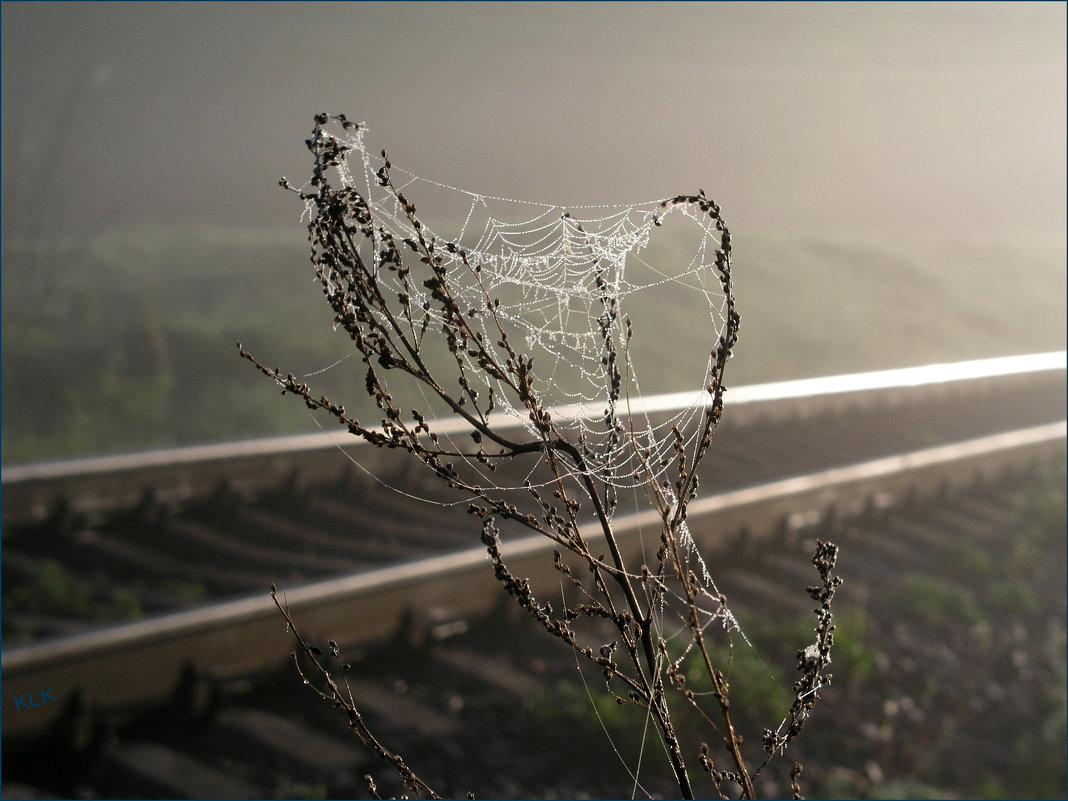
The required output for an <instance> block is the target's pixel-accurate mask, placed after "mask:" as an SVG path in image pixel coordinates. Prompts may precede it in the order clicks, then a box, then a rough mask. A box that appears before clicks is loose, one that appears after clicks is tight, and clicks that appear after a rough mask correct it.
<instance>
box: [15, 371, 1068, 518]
mask: <svg viewBox="0 0 1068 801" xmlns="http://www.w3.org/2000/svg"><path fill="white" fill-rule="evenodd" d="M1066 368H1068V352H1066V351H1051V352H1046V353H1035V354H1026V355H1021V356H1008V357H998V358H991V359H978V360H971V361H964V362H951V363H943V364H930V365H923V366H919V367H910V368H901V369H893V370H880V371H875V372H865V373H851V374H848V375H838V376H827V377H822V378H810V379H800V380H795V381H781V382H774V383H767V384H756V385H751V386H741V387H731V388H728V389H727V392H726V395H725V404H726V408H725V418H726V419H728V420H729V421H730V422H731V423H732V424H739V425H744V424H746V423H748V422H752V421H753V420H757V419H781V418H784V417H789V416H802V417H804V416H808V415H814V414H818V413H827V412H834V411H835V410H841V409H843V408H846V407H848V406H851V405H852V406H857V405H861V406H863V405H866V404H874V403H880V404H890V405H892V404H894V403H897V402H901V401H903V400H906V399H911V400H916V399H922V398H923V397H924V396H925V395H927V396H930V397H937V396H943V395H944V394H946V393H959V394H961V395H964V394H966V393H968V392H971V391H974V390H975V389H976V388H977V387H978V386H980V385H981V384H983V382H991V381H1006V380H1012V378H1013V377H1018V378H1019V379H1021V380H1026V379H1027V377H1028V376H1036V375H1039V374H1043V373H1047V374H1052V373H1057V372H1065V370H1066ZM706 401H707V393H700V394H693V393H671V394H664V395H655V396H650V397H647V398H645V399H644V400H643V401H641V402H640V403H637V402H636V403H634V405H633V406H632V408H631V411H632V412H633V413H636V414H637V413H640V414H649V415H658V414H663V413H670V412H672V411H678V410H682V409H686V408H690V407H691V406H694V405H703V404H704V403H705V402H706ZM552 413H553V415H554V416H556V417H558V418H567V417H575V416H578V415H582V414H588V413H589V410H588V409H583V408H580V407H574V406H572V407H561V408H558V409H554V410H552ZM495 422H496V423H497V424H498V425H500V426H505V427H506V426H514V427H518V426H521V425H523V422H522V421H521V420H518V419H516V418H513V417H507V416H504V415H502V416H501V417H499V418H498V419H497V420H496V421H495ZM435 430H436V431H438V432H439V433H441V434H449V433H456V432H466V431H467V424H466V423H465V422H464V421H463V420H462V419H460V418H454V419H448V420H442V421H439V422H438V424H437V426H436V429H435ZM330 450H333V451H335V452H336V453H338V454H345V458H352V459H358V460H359V462H360V463H361V464H362V465H364V466H365V467H366V468H367V470H368V471H369V472H374V471H375V470H377V469H378V467H379V460H380V458H381V456H380V452H379V453H376V452H375V451H376V450H377V449H373V448H369V447H367V446H366V443H365V442H364V441H363V440H360V439H358V438H356V437H353V436H351V435H350V434H348V433H347V432H344V431H342V430H341V429H340V428H337V429H335V430H332V431H322V432H318V433H312V434H299V435H291V436H283V437H270V438H262V439H255V440H243V441H237V442H226V443H216V444H211V445H197V446H188V447H181V448H169V449H162V450H152V451H143V452H137V453H127V454H117V455H111V456H98V457H89V458H79V459H68V460H61V461H49V462H38V463H32V464H23V465H14V466H10V467H4V468H3V469H0V488H2V491H3V506H2V511H3V517H4V522H5V523H22V522H26V521H31V520H41V519H43V518H45V517H46V516H47V515H49V514H50V513H51V512H52V511H53V509H54V507H55V503H56V500H57V498H60V497H62V498H63V500H64V503H66V504H68V506H69V508H70V509H71V510H72V511H76V512H88V513H92V512H100V511H110V510H114V509H119V508H123V507H126V506H131V505H134V504H136V503H137V501H138V500H139V499H140V497H141V496H142V494H143V493H144V491H145V488H146V487H151V488H152V490H153V492H154V494H155V496H156V497H157V498H158V499H159V500H160V501H163V502H182V501H186V500H188V499H190V498H193V497H198V496H200V495H204V494H206V493H209V492H211V491H212V490H214V489H215V488H217V487H218V486H219V484H220V482H224V481H225V482H226V483H227V485H228V486H229V487H230V488H231V489H232V490H234V491H236V492H239V493H241V492H243V493H251V492H254V491H256V490H259V489H262V488H263V487H266V486H270V485H274V484H277V483H278V482H280V481H282V480H284V479H285V478H286V476H287V475H290V474H292V473H293V472H294V471H297V470H303V469H308V468H312V469H315V467H316V465H317V464H318V460H320V459H321V458H322V455H323V453H324V451H330Z"/></svg>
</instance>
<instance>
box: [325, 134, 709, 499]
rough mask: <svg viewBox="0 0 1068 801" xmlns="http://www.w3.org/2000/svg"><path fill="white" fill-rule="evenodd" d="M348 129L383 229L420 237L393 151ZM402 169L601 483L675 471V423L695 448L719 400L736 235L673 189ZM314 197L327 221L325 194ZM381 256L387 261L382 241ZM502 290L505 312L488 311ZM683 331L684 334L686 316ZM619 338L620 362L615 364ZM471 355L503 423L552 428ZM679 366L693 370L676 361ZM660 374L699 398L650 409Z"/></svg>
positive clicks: (396, 285) (476, 294) (477, 315)
mask: <svg viewBox="0 0 1068 801" xmlns="http://www.w3.org/2000/svg"><path fill="white" fill-rule="evenodd" d="M347 127H348V128H349V130H347V131H346V132H345V133H344V134H342V135H339V136H335V135H334V134H331V133H328V132H326V131H323V130H319V131H318V132H317V134H316V135H319V136H325V137H332V138H334V139H336V140H337V141H338V142H340V143H341V144H342V145H343V146H344V148H345V152H344V155H343V157H342V161H341V162H340V164H338V165H337V172H338V174H339V177H340V179H341V182H342V184H343V185H345V186H350V187H353V188H354V189H356V191H358V192H359V193H360V194H361V195H363V196H364V197H365V199H366V200H367V202H368V206H369V208H370V209H371V212H372V215H373V216H374V220H375V224H376V226H380V227H381V228H382V230H385V231H388V232H389V234H390V235H392V236H393V237H394V239H395V240H397V241H403V240H405V239H409V238H414V237H415V236H416V234H417V231H416V229H415V228H414V227H413V224H412V221H411V219H410V217H409V216H408V215H407V214H406V212H405V210H404V208H403V207H402V205H401V203H400V202H399V201H398V198H397V196H396V194H395V192H394V191H393V190H392V189H390V188H389V187H386V186H383V185H382V184H381V182H380V181H379V180H378V171H379V169H381V166H382V164H383V162H384V158H378V157H376V156H373V155H372V154H371V153H370V152H369V150H368V148H367V146H366V133H367V129H366V127H365V126H363V125H359V126H353V125H351V123H350V124H349V125H348V126H347ZM383 156H384V154H383ZM390 176H391V180H392V181H393V184H394V186H395V187H396V189H397V190H398V191H400V192H403V193H404V195H405V196H406V197H407V198H408V199H409V200H411V201H412V202H415V203H417V204H418V206H419V215H418V216H419V219H420V220H421V222H422V223H424V224H423V225H422V226H421V233H422V235H423V237H425V238H426V239H428V240H433V241H435V242H436V243H438V245H439V247H438V249H437V253H438V254H439V255H440V257H441V258H442V259H443V260H444V263H445V265H446V270H447V275H448V280H449V287H450V290H451V292H452V293H453V296H454V297H456V298H457V301H458V303H460V305H461V308H469V309H470V311H469V317H470V319H471V324H472V325H473V326H475V327H476V328H477V329H478V330H480V332H481V333H482V335H483V336H484V337H485V339H486V341H487V342H493V341H496V340H498V339H500V338H501V333H502V331H503V333H504V334H506V336H507V337H508V339H509V341H510V342H512V343H513V344H514V345H515V347H516V348H517V350H522V351H523V353H524V354H525V355H526V356H527V357H532V358H533V361H534V370H533V379H534V383H533V389H534V391H535V393H536V394H537V396H538V397H539V398H540V399H541V400H542V402H543V405H545V406H547V407H549V409H550V411H551V414H552V418H553V421H554V424H555V425H556V426H557V428H558V429H560V430H562V431H564V432H566V433H568V434H569V435H570V436H571V437H574V438H575V439H576V440H578V441H581V442H582V443H583V445H584V446H585V450H586V451H587V452H588V453H591V454H594V455H595V460H594V464H593V465H591V467H590V471H591V472H592V473H593V474H595V476H596V477H597V478H598V479H599V480H600V481H602V482H603V483H604V484H605V485H606V486H610V487H612V488H613V489H614V490H623V489H636V488H640V487H643V486H647V485H648V481H649V479H650V476H652V478H655V479H660V478H661V477H662V476H663V474H664V473H665V472H666V471H667V470H668V468H669V466H670V465H671V464H672V456H673V444H672V443H673V428H675V427H677V428H678V430H679V431H681V432H684V433H685V434H686V436H687V447H688V448H690V449H693V448H694V447H695V438H696V437H697V431H698V428H699V427H698V426H697V425H694V424H693V423H694V421H695V420H696V419H697V417H698V416H699V415H700V414H701V413H702V412H703V411H704V409H705V408H706V406H707V403H708V400H709V394H708V387H709V385H710V384H711V383H712V382H713V374H712V370H713V366H714V362H713V359H712V357H711V353H712V351H713V349H714V347H715V345H716V343H717V341H718V339H719V337H720V334H721V333H722V332H723V330H724V327H725V326H726V315H727V310H726V300H727V299H726V296H725V293H724V290H723V287H722V283H721V280H720V277H719V274H718V273H717V271H716V266H715V265H716V253H717V250H718V249H719V248H720V246H721V236H722V234H721V232H720V231H718V230H717V229H716V225H715V220H714V219H713V218H711V217H710V216H708V215H707V214H705V213H702V212H699V211H698V210H697V208H695V207H694V206H692V205H690V204H678V205H672V204H670V203H669V202H667V201H665V200H663V199H661V200H654V201H648V202H643V203H634V204H612V205H576V206H566V205H561V204H552V203H537V202H529V201H521V200H515V199H511V198H504V197H499V196H493V195H488V194H482V193H478V192H472V191H468V190H465V189H460V188H458V187H455V186H451V185H448V184H444V183H441V182H438V181H434V180H431V179H428V178H423V177H420V176H418V175H415V174H413V173H411V172H408V171H406V170H404V169H402V168H401V167H398V166H396V165H392V164H391V167H390ZM306 202H307V213H308V214H309V215H314V214H315V213H316V212H315V207H314V203H313V201H311V200H308V201H306ZM427 222H429V223H430V225H426V224H425V223H427ZM446 244H451V245H454V246H455V247H456V248H457V250H452V249H450V248H446V247H442V245H446ZM457 251H459V252H457ZM368 255H369V257H370V258H371V259H372V261H373V263H374V264H375V266H376V267H377V266H378V264H379V262H380V255H379V253H378V250H377V247H376V248H375V249H374V252H372V253H369V254H368ZM464 257H466V259H467V263H466V264H465V263H464V262H463V258H464ZM470 265H474V266H475V271H472V269H471V266H470ZM379 277H380V279H381V280H383V282H384V283H385V284H386V285H387V286H388V288H390V289H393V290H395V291H396V293H397V294H398V295H401V294H406V295H409V296H410V297H409V301H410V308H411V309H412V311H413V319H414V322H415V324H416V325H419V324H421V323H423V322H424V320H425V318H429V320H426V322H427V325H428V327H429V328H430V329H432V330H437V331H440V330H442V328H443V327H445V326H447V324H446V322H445V321H444V320H443V319H442V318H441V317H440V315H439V314H437V313H436V312H435V309H434V304H433V303H431V302H430V301H431V293H430V291H429V290H425V289H423V288H422V285H421V282H410V283H409V284H408V285H407V286H403V285H402V283H401V281H400V280H399V279H397V278H395V277H392V276H391V275H389V274H387V271H385V270H383V271H382V272H381V273H380V274H379ZM390 282H392V283H390ZM487 297H490V298H492V299H493V303H494V305H495V310H494V311H495V314H493V315H490V314H487V313H485V304H486V298H487ZM679 314H683V315H685V319H686V321H687V322H686V325H685V329H686V335H685V336H684V337H681V338H679V339H676V340H675V341H671V342H665V341H662V339H659V338H658V335H659V332H660V331H662V330H663V329H664V328H665V322H666V321H665V319H664V316H665V315H670V316H671V317H673V318H674V317H675V316H676V315H679ZM498 326H500V329H498ZM670 327H671V328H673V329H674V330H676V331H677V330H678V329H679V325H678V323H677V321H676V320H672V321H671V325H670ZM680 339H681V341H680ZM612 348H614V349H615V351H616V352H617V354H618V357H619V358H618V359H611V358H610V349H612ZM665 355H666V357H665ZM465 358H466V359H467V364H466V368H465V373H466V378H467V379H468V380H469V381H470V382H471V383H472V384H475V383H481V385H482V387H481V388H482V390H484V391H485V392H490V391H491V390H492V392H493V397H494V399H495V408H496V410H497V416H498V417H497V423H498V424H500V422H501V420H500V418H501V417H503V418H507V419H506V420H505V421H504V422H506V423H508V422H511V423H512V424H515V425H519V426H523V427H525V428H527V429H528V430H529V431H530V432H531V434H536V430H535V427H534V424H533V422H532V421H531V419H530V416H529V411H528V410H527V409H525V408H523V407H522V406H518V405H515V403H514V402H513V399H512V397H511V396H510V395H509V393H508V392H507V391H505V389H504V387H502V386H501V385H500V382H499V381H498V380H496V379H494V378H492V377H491V376H489V375H487V374H486V372H485V371H484V370H483V369H481V368H480V367H479V365H478V364H477V363H476V362H475V360H474V359H473V358H471V356H469V355H468V356H465ZM665 361H666V362H667V363H668V364H669V367H670V366H671V365H675V366H676V367H677V369H674V370H665V368H664V364H663V363H664V362H665ZM647 370H648V374H649V375H650V376H651V379H650V380H651V381H652V383H653V384H654V386H653V387H651V389H652V390H653V391H656V392H664V391H665V390H667V389H671V390H673V391H679V390H682V391H684V392H687V391H689V390H692V402H691V403H690V404H689V405H688V406H687V407H685V408H681V409H675V410H673V411H672V412H670V413H667V414H663V413H661V414H658V415H653V414H650V413H648V412H647V411H646V409H645V407H644V404H643V402H642V384H641V375H640V374H642V375H644V374H645V373H646V371H647ZM614 372H617V374H618V379H617V380H616V381H615V383H614V382H613V373H614ZM669 494H670V493H669ZM672 502H673V501H672Z"/></svg>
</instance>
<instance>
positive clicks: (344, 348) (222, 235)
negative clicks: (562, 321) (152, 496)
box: [0, 223, 1066, 464]
mask: <svg viewBox="0 0 1068 801" xmlns="http://www.w3.org/2000/svg"><path fill="white" fill-rule="evenodd" d="M736 239H737V241H736V251H735V275H736V284H737V294H738V297H739V304H740V309H741V312H742V329H741V339H740V342H739V345H738V347H737V349H736V357H735V359H734V361H733V362H732V364H731V366H730V369H729V371H728V379H729V382H730V384H731V385H734V386H737V385H738V384H748V383H756V382H761V381H774V380H786V379H790V378H799V377H811V376H817V375H829V374H834V373H840V372H851V371H862V370H873V369H884V368H892V367H902V366H908V365H913V364H921V363H929V362H935V361H947V360H956V359H968V358H982V357H988V356H1000V355H1011V354H1014V353H1024V352H1031V351H1040V350H1054V349H1060V348H1063V347H1064V343H1065V316H1066V315H1065V274H1064V270H1063V264H1064V260H1065V243H1064V240H1063V237H1060V238H1058V237H1046V238H1041V237H1030V238H1023V237H1020V238H1017V239H1011V238H1008V237H1005V238H1002V239H993V238H990V239H989V241H985V242H984V241H982V240H981V241H972V242H963V243H961V242H957V243H952V242H916V243H913V244H912V245H911V246H906V245H905V244H902V243H889V244H887V243H880V242H877V241H867V240H864V241H862V240H849V239H844V238H841V237H839V238H833V237H817V236H811V235H806V236H796V237H794V236H778V237H776V236H757V235H751V236H745V237H743V236H741V235H739V236H738V237H737V238H736ZM654 244H655V240H654ZM662 252H666V251H662ZM662 252H660V253H658V251H657V250H656V249H654V248H651V249H650V250H648V251H647V252H646V253H645V254H643V255H644V257H645V258H646V260H647V261H650V262H654V263H655V261H656V259H658V258H661V254H662ZM3 258H4V269H3V272H2V276H0V279H2V297H3V332H2V343H3V354H2V355H3V360H2V364H3V378H2V381H3V386H2V389H3V397H4V403H3V408H2V423H3V426H2V429H3V439H2V458H3V462H4V464H13V463H19V462H27V461H34V460H40V459H49V458H62V457H70V456H77V455H83V454H91V453H102V452H115V451H127V450H139V449H145V448H152V447H167V446H174V445H182V444H192V443H199V442H208V441H224V440H231V439H240V438H246V437H258V436H270V435H277V434H284V433H293V432H297V431H310V430H315V423H314V422H313V421H312V420H311V419H310V418H309V417H308V415H306V414H304V413H302V412H301V411H300V407H297V406H295V405H294V404H293V403H292V402H287V401H286V400H283V399H281V398H279V397H278V394H277V393H276V392H273V391H272V390H271V387H270V386H269V385H268V384H267V383H266V382H265V381H264V380H263V378H262V377H261V376H258V375H256V374H255V372H254V371H253V370H252V369H251V368H250V367H249V366H248V365H247V364H244V363H242V362H241V361H240V360H239V359H238V358H237V354H236V350H235V348H234V345H233V343H234V341H235V340H237V339H240V340H241V341H242V342H243V343H244V344H245V345H246V346H247V347H249V348H250V349H252V350H253V351H254V352H255V353H257V354H260V355H262V356H263V357H264V358H266V359H268V360H269V361H270V362H271V363H272V364H277V365H278V366H279V367H281V368H282V369H283V371H286V370H291V371H292V372H294V373H295V374H300V375H306V374H314V375H313V377H312V378H310V379H309V381H311V382H312V385H313V389H314V390H315V391H316V393H317V394H322V393H325V394H327V395H330V396H331V397H333V398H335V399H338V400H341V401H342V402H345V403H346V404H349V405H353V407H354V408H358V404H359V403H360V402H361V401H362V396H363V392H362V389H361V388H360V384H361V382H362V378H363V375H362V371H360V370H359V367H360V365H359V362H358V361H357V360H355V359H349V360H347V361H343V362H342V363H341V364H340V365H339V366H337V367H335V368H332V369H330V370H327V371H326V372H325V373H322V374H318V371H320V370H322V369H323V368H325V367H327V366H328V365H331V364H333V363H334V362H335V361H337V360H339V359H343V358H344V357H346V356H347V355H349V354H350V353H351V348H350V347H349V346H348V343H347V342H346V341H345V340H344V339H343V337H341V336H339V335H336V334H335V333H334V332H333V331H332V330H331V326H330V315H329V313H328V310H327V308H326V306H325V304H324V303H323V302H322V297H321V294H320V291H319V289H318V287H317V285H316V284H315V283H314V282H313V280H312V272H311V268H310V266H309V264H308V261H307V255H306V246H305V243H304V239H303V231H302V229H301V227H300V226H299V225H298V224H296V223H295V224H294V226H293V229H292V230H289V231H284V232H271V233H255V232H248V231H244V232H242V231H225V232H224V231H217V230H211V229H200V228H190V229H180V230H165V229H156V230H146V231H140V232H134V233H109V234H102V235H99V236H97V237H95V238H92V239H89V240H85V241H61V242H54V243H50V244H48V245H41V246H39V247H31V246H29V245H27V244H26V243H19V242H9V243H6V244H5V245H4V250H3ZM1007 276H1010V277H1011V280H1010V279H1009V277H1007ZM827 297H833V298H835V301H834V302H833V303H830V304H828V303H827V302H826V298H827ZM628 312H629V313H631V314H633V316H634V319H635V341H634V349H635V360H636V363H637V365H638V367H639V376H640V379H641V387H642V390H643V391H644V392H647V393H654V392H669V391H677V390H682V389H687V388H690V387H691V386H694V385H695V378H699V377H700V376H699V374H698V373H699V370H700V365H699V366H698V368H697V369H698V373H695V371H694V366H693V363H694V361H695V358H696V356H695V354H697V356H699V355H700V354H699V353H698V351H701V348H703V345H700V344H699V343H700V340H701V339H702V338H699V337H697V336H696V334H695V332H696V331H697V330H698V328H699V327H700V326H702V323H701V317H702V316H703V315H705V314H706V306H705V304H704V301H703V299H699V298H694V297H690V296H686V295H678V294H668V293H663V292H653V293H650V294H649V295H648V303H647V304H646V305H645V306H643V307H630V308H629V309H628ZM705 320H706V322H705V323H704V324H703V325H707V317H705ZM649 321H652V322H651V323H650V322H649ZM695 343H698V344H695ZM701 358H702V362H701V363H702V364H703V357H701ZM729 400H730V396H729V394H728V397H727V401H728V409H729ZM364 412H365V413H368V411H367V410H366V409H365V410H364ZM376 416H377V415H376ZM371 419H375V418H371Z"/></svg>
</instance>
